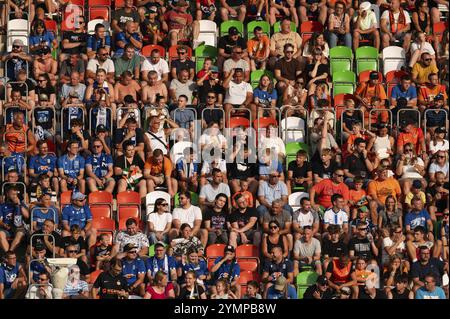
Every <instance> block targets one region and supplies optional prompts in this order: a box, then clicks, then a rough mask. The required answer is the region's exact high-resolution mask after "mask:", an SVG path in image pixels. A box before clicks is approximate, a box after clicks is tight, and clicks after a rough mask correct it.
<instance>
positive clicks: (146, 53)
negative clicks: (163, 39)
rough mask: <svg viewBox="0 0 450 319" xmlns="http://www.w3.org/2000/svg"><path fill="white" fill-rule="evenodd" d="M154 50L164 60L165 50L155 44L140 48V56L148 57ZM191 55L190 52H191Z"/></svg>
mask: <svg viewBox="0 0 450 319" xmlns="http://www.w3.org/2000/svg"><path fill="white" fill-rule="evenodd" d="M154 49H157V50H158V51H159V54H160V55H161V58H162V59H164V58H165V56H166V49H164V48H163V47H162V46H160V45H157V44H149V45H146V46H144V47H143V48H142V51H141V52H142V55H143V56H145V57H147V58H148V57H150V54H151V53H152V51H153V50H154ZM191 54H192V51H191Z"/></svg>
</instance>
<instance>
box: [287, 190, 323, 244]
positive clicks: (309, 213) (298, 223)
mask: <svg viewBox="0 0 450 319" xmlns="http://www.w3.org/2000/svg"><path fill="white" fill-rule="evenodd" d="M300 205H301V208H300V209H298V210H297V211H295V212H294V215H293V218H292V229H293V231H294V238H295V240H298V239H299V238H300V236H301V235H302V234H303V228H304V227H305V226H311V229H312V232H313V236H315V235H316V234H318V232H319V227H320V219H319V214H317V212H315V211H314V210H312V208H311V201H310V200H309V198H307V197H303V198H302V199H301V200H300ZM318 235H320V234H318Z"/></svg>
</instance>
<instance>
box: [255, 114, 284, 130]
mask: <svg viewBox="0 0 450 319" xmlns="http://www.w3.org/2000/svg"><path fill="white" fill-rule="evenodd" d="M271 124H273V125H275V126H278V122H277V120H276V119H274V118H273V117H259V118H257V119H255V120H254V121H253V128H255V129H261V128H266V127H267V126H269V125H271Z"/></svg>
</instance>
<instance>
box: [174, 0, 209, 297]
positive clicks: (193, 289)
mask: <svg viewBox="0 0 450 319" xmlns="http://www.w3.org/2000/svg"><path fill="white" fill-rule="evenodd" d="M180 1H184V0H180ZM178 299H206V294H205V290H204V289H203V288H202V286H201V285H199V284H197V277H196V275H195V271H193V270H190V271H188V272H187V273H186V286H184V287H183V288H181V291H180V294H179V296H178Z"/></svg>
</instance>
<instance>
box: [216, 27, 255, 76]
mask: <svg viewBox="0 0 450 319" xmlns="http://www.w3.org/2000/svg"><path fill="white" fill-rule="evenodd" d="M234 47H239V48H241V49H242V51H243V54H242V55H241V58H242V59H244V60H247V62H248V52H247V42H246V41H245V40H244V38H242V36H241V35H240V34H239V30H238V29H237V28H236V27H231V28H230V29H228V35H224V36H223V37H221V38H220V39H219V44H218V48H219V56H218V57H217V66H218V67H219V70H222V68H223V63H224V62H225V60H226V59H229V58H231V52H232V51H233V48H234Z"/></svg>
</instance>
